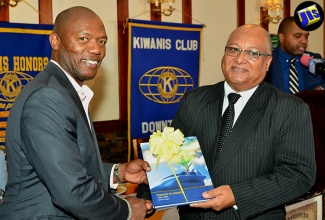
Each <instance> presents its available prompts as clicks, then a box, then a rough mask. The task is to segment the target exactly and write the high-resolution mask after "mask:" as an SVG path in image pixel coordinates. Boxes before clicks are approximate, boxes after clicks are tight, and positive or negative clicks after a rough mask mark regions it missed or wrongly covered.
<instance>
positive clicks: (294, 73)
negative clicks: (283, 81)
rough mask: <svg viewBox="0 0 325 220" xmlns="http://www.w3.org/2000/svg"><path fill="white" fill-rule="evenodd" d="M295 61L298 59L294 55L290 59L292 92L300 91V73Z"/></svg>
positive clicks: (290, 88)
mask: <svg viewBox="0 0 325 220" xmlns="http://www.w3.org/2000/svg"><path fill="white" fill-rule="evenodd" d="M295 61H296V59H295V58H294V57H293V58H291V60H290V71H289V90H290V93H292V94H295V93H297V92H299V81H298V73H297V70H296V67H295Z"/></svg>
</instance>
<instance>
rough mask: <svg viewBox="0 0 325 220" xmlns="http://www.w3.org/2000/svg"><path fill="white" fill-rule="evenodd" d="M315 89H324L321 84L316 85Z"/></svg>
mask: <svg viewBox="0 0 325 220" xmlns="http://www.w3.org/2000/svg"><path fill="white" fill-rule="evenodd" d="M315 90H324V88H323V87H322V86H316V88H315Z"/></svg>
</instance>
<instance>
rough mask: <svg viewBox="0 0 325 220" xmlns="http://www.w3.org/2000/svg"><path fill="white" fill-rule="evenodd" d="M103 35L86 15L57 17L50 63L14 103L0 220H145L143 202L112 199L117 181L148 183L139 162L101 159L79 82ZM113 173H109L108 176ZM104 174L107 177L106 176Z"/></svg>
mask: <svg viewBox="0 0 325 220" xmlns="http://www.w3.org/2000/svg"><path fill="white" fill-rule="evenodd" d="M106 42H107V35H106V31H105V28H104V25H103V23H102V21H101V19H100V18H99V17H98V16H97V15H96V14H95V13H94V12H93V11H91V10H90V9H88V8H85V7H79V6H78V7H72V8H69V9H67V10H65V11H63V12H61V13H60V14H59V15H58V16H57V18H56V21H55V24H54V30H53V33H52V34H51V35H50V44H51V46H52V58H51V61H50V62H49V64H48V65H47V66H46V68H45V69H44V71H42V72H40V73H39V74H38V75H37V76H36V77H35V79H33V80H32V81H31V82H29V83H28V84H27V85H26V86H25V87H24V88H23V90H22V91H21V93H20V94H19V96H18V98H17V99H16V101H15V103H14V105H13V108H12V109H11V111H10V116H9V119H8V123H7V130H6V149H7V161H8V173H9V180H8V184H7V186H6V196H5V198H4V201H3V204H2V205H1V206H0V219H1V220H6V219H91V220H95V219H98V220H102V219H112V220H113V219H114V220H115V219H144V217H145V215H146V213H147V212H148V211H150V210H152V204H151V202H149V201H145V200H141V199H137V198H135V197H126V198H125V199H124V200H122V199H120V198H118V197H116V196H115V195H114V194H112V193H111V191H110V189H109V185H110V186H112V188H114V187H115V188H116V183H117V182H124V181H128V182H133V183H142V182H147V179H146V174H145V171H150V166H149V164H148V163H147V162H144V161H143V160H135V161H132V162H130V163H124V164H119V165H116V164H115V165H114V164H106V165H107V169H104V166H103V164H102V161H101V157H100V153H99V149H98V144H97V139H96V135H95V131H94V127H93V124H92V121H91V119H90V117H89V115H88V104H89V102H90V100H91V98H92V96H93V92H92V91H91V90H90V88H89V87H87V86H86V85H84V83H83V82H84V81H85V80H89V79H92V78H94V77H95V75H96V73H97V70H98V68H99V66H100V64H101V62H102V60H103V58H104V57H105V54H106V46H105V44H106ZM111 170H112V172H111ZM105 171H106V172H105Z"/></svg>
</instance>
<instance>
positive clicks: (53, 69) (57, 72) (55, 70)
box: [44, 62, 91, 132]
mask: <svg viewBox="0 0 325 220" xmlns="http://www.w3.org/2000/svg"><path fill="white" fill-rule="evenodd" d="M44 71H48V72H50V73H51V74H53V75H54V76H55V77H56V78H57V79H58V81H59V82H60V83H61V84H62V85H63V86H65V87H66V88H67V89H68V91H69V94H70V96H71V98H72V100H73V102H74V103H75V104H76V106H77V108H78V109H79V111H80V113H81V114H82V117H83V119H84V121H85V122H86V123H87V125H88V128H89V132H91V131H90V127H89V123H88V119H87V115H86V113H85V110H84V108H83V106H82V103H81V101H80V98H79V95H78V93H77V91H76V90H75V88H74V87H73V86H72V84H71V82H70V81H69V79H68V77H67V76H66V75H65V73H64V72H63V71H62V70H61V69H60V68H59V67H58V66H57V65H56V64H54V63H52V62H49V64H48V65H47V66H46V68H45V70H44Z"/></svg>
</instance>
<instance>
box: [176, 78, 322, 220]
mask: <svg viewBox="0 0 325 220" xmlns="http://www.w3.org/2000/svg"><path fill="white" fill-rule="evenodd" d="M223 97H224V82H220V83H218V84H216V85H210V86H204V87H200V88H198V89H195V90H192V91H190V92H189V93H187V94H186V95H185V96H184V98H183V100H182V103H181V105H180V108H179V109H178V111H177V114H176V117H175V118H174V120H173V122H172V126H173V127H175V129H177V128H179V129H180V130H181V131H182V132H183V133H184V135H185V136H197V137H198V140H199V142H200V145H201V147H202V152H203V154H204V157H205V160H206V163H207V166H208V169H209V171H210V175H211V178H212V181H213V184H214V187H218V186H221V185H230V187H231V189H232V191H233V193H234V196H235V199H236V204H237V206H238V208H239V209H238V211H234V209H233V208H232V207H231V208H229V209H227V210H224V211H222V212H219V213H217V212H214V211H212V210H201V209H196V208H189V207H187V206H182V207H179V208H180V215H181V219H184V220H185V219H186V220H191V219H204V218H205V219H222V220H238V219H270V220H271V219H272V220H280V219H281V220H283V219H285V211H284V206H283V204H285V203H286V202H289V201H291V200H293V199H295V198H297V197H299V196H300V195H302V194H303V193H305V192H307V191H308V190H309V189H310V188H311V187H312V186H313V184H314V182H315V173H316V165H315V153H314V140H313V133H312V131H313V130H312V124H311V116H310V111H309V108H308V105H307V104H305V103H304V102H303V101H302V100H300V99H299V98H297V97H295V96H293V95H289V94H286V93H284V92H281V91H280V90H278V89H276V88H275V87H273V86H271V85H270V84H268V83H265V82H262V83H261V84H260V85H259V87H258V88H257V90H256V91H255V92H254V94H253V95H252V96H251V98H250V100H249V101H248V102H247V104H246V106H245V107H244V109H243V111H242V112H241V114H240V115H239V118H238V119H237V121H236V123H235V124H234V127H233V130H232V133H231V134H230V135H229V137H228V139H227V142H226V143H225V144H224V146H223V149H222V151H221V154H220V156H219V159H218V161H217V163H216V164H215V165H214V156H215V151H216V143H217V134H218V132H219V126H220V118H221V115H222V104H223ZM235 215H236V216H237V217H235Z"/></svg>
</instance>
